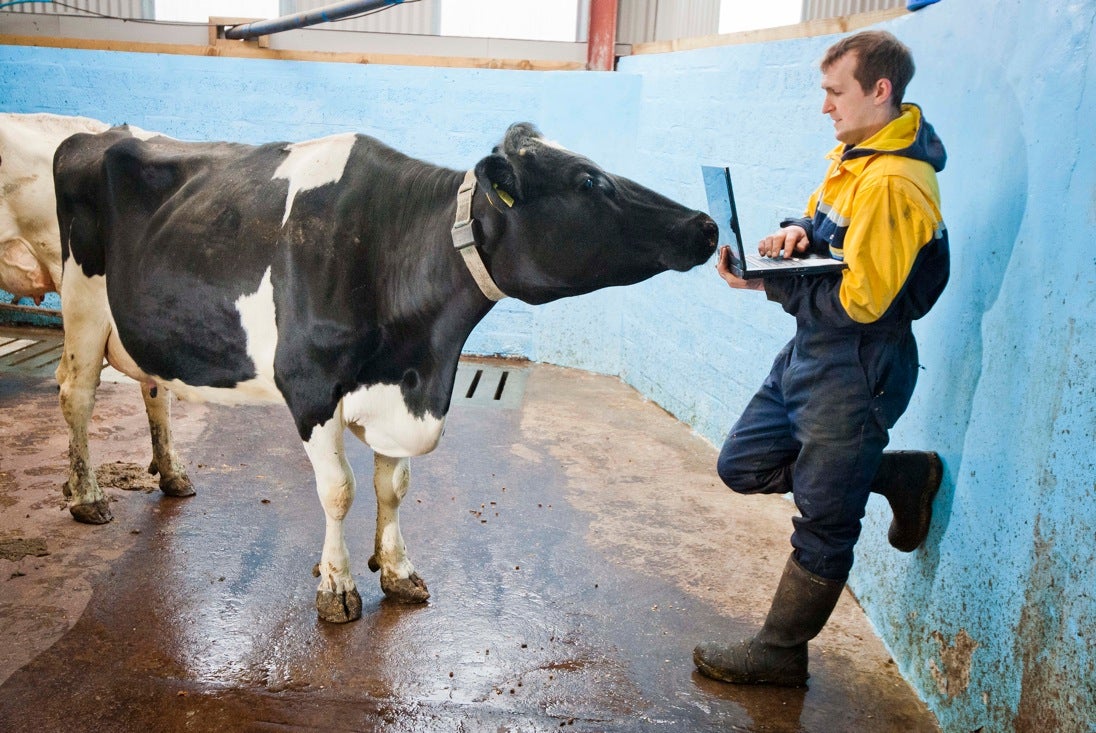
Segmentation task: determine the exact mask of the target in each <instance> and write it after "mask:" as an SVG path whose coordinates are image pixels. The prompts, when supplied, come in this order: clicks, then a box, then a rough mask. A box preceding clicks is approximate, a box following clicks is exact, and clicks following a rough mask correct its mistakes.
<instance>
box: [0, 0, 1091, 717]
mask: <svg viewBox="0 0 1096 733" xmlns="http://www.w3.org/2000/svg"><path fill="white" fill-rule="evenodd" d="M1094 24H1096V2H1093V1H1092V0H1086V1H1084V2H1072V3H1044V2H1040V1H1039V0H1002V1H1000V2H995V1H992V0H944V1H943V2H940V3H937V4H935V5H931V6H929V7H928V8H926V9H925V10H923V11H920V12H918V13H916V14H913V15H910V16H906V17H903V18H900V19H897V20H895V21H891V22H888V23H886V24H885V25H884V27H886V28H887V29H889V30H891V31H892V32H894V33H895V34H897V35H898V36H899V37H900V38H902V39H903V40H905V41H906V42H907V43H908V44H909V45H910V46H911V47H912V48H913V49H914V52H915V54H916V58H917V65H918V73H917V76H916V77H915V79H914V80H913V83H912V84H911V85H910V88H909V90H908V92H907V99H909V100H910V101H915V102H918V103H920V104H921V105H922V107H923V108H924V110H925V113H926V115H927V117H928V119H929V120H930V121H932V122H933V124H934V125H935V126H936V129H937V131H938V132H939V133H940V135H941V137H942V138H943V140H944V142H945V144H946V145H947V147H948V150H949V154H950V157H949V162H948V167H947V169H946V170H945V172H944V173H943V174H942V176H941V179H940V182H941V189H942V193H943V198H944V212H945V218H946V220H947V223H948V227H949V229H950V232H951V241H952V247H953V275H952V281H951V284H950V285H949V288H948V290H947V291H946V292H945V294H944V296H943V298H942V299H941V301H940V303H939V304H938V305H937V307H936V309H934V310H933V312H932V313H930V314H929V316H927V317H926V318H925V319H923V320H922V321H920V322H918V323H917V324H916V327H915V331H916V334H917V336H918V340H919V342H920V344H921V362H922V364H923V366H924V369H923V370H922V372H921V380H920V384H919V386H918V390H917V393H916V394H915V395H914V399H913V403H912V404H911V406H910V409H909V411H908V412H907V414H906V416H905V417H904V418H903V420H902V421H901V422H900V423H899V425H898V427H897V428H896V430H895V431H894V433H893V441H892V445H893V446H894V447H932V448H935V449H937V450H939V451H940V452H941V453H942V454H943V456H944V458H945V462H946V469H947V476H946V478H945V482H944V486H943V488H942V490H941V494H940V496H939V498H938V500H937V504H936V507H937V521H936V523H935V525H934V528H933V531H932V533H931V535H930V537H929V540H928V543H927V546H926V548H925V549H923V550H921V551H918V552H916V553H914V554H912V555H900V554H899V553H897V552H895V551H893V550H892V549H890V547H889V546H888V545H887V543H886V527H887V524H888V522H889V521H890V517H889V511H888V510H887V508H886V506H885V502H883V501H882V500H879V501H874V500H873V502H872V503H871V504H870V505H869V511H868V516H867V518H866V520H865V530H864V536H863V539H862V540H861V542H860V545H859V550H858V559H857V565H856V567H855V568H854V574H853V578H852V585H853V587H854V589H855V591H856V593H857V595H858V597H859V598H860V600H861V602H862V604H863V605H864V607H865V609H866V610H867V612H868V614H869V617H870V618H871V619H872V621H873V623H874V624H875V626H876V628H877V630H878V631H879V633H880V635H881V636H882V638H883V639H884V641H885V642H886V643H887V645H888V646H889V648H890V649H891V651H892V652H893V654H894V656H895V659H896V661H897V662H898V664H899V667H900V669H901V670H902V672H903V674H904V675H905V676H906V677H907V679H909V680H910V682H911V684H913V685H914V687H915V688H916V689H917V690H918V692H919V693H920V694H921V695H922V696H923V697H924V698H925V699H926V700H927V701H928V703H929V705H930V707H931V708H932V709H933V710H934V711H935V712H936V714H937V715H938V717H939V719H940V721H941V724H942V725H943V727H944V728H945V730H948V731H972V730H976V729H978V728H979V727H983V728H984V730H986V731H1006V730H1025V731H1027V730H1031V731H1036V730H1037V731H1045V730H1055V731H1080V732H1082V733H1093V732H1094V731H1096V519H1094V517H1096V466H1094V462H1096V460H1094V458H1093V456H1094V455H1096V444H1094V436H1096V379H1094V376H1093V375H1094V373H1096V353H1094V350H1096V347H1094V343H1096V316H1094V315H1093V314H1094V312H1096V302H1094V301H1096V287H1094V279H1096V267H1094V265H1096V256H1094V252H1096V249H1094V248H1093V245H1092V239H1093V232H1094V231H1096V226H1094V225H1096V152H1094V150H1096V149H1094V146H1093V134H1092V131H1093V129H1094V127H1093V122H1092V121H1093V120H1094V119H1096V82H1094V71H1093V70H1094V69H1096V45H1094V44H1093V41H1092V36H1093V29H1094ZM834 40H835V37H832V36H830V37H820V38H812V39H799V40H789V41H781V42H774V43H765V44H750V45H742V46H724V47H719V48H711V49H702V50H696V51H689V52H679V53H674V54H662V55H652V56H640V57H630V58H625V59H622V61H621V64H620V70H619V71H618V72H616V73H612V74H595V73H577V72H556V73H536V72H509V71H491V70H470V69H423V68H402V67H382V66H355V65H342V64H303V63H300V64H298V63H290V62H266V61H245V60H233V59H207V58H191V57H179V56H148V55H141V56H135V55H130V54H121V53H100V52H82V51H66V50H50V49H33V48H15V47H2V46H0V111H16V112H35V111H47V112H55V113H62V114H83V115H88V116H92V117H98V118H100V119H105V120H109V121H112V122H123V121H125V122H131V123H133V124H137V125H140V126H142V127H147V128H150V129H156V130H162V131H164V132H167V133H168V134H172V135H175V136H177V137H184V138H194V139H235V140H240V141H249V142H259V141H266V140H272V139H287V140H288V139H293V140H295V139H304V138H308V137H315V136H318V135H323V134H327V133H331V132H338V131H344V130H356V131H361V132H366V133H370V134H374V135H376V136H378V137H380V138H382V139H384V140H385V141H387V142H389V143H390V144H392V145H394V146H395V147H398V148H400V149H402V150H404V151H406V152H408V153H411V154H412V155H416V156H418V157H422V158H425V159H427V160H431V161H433V162H436V163H439V164H442V165H447V166H451V167H454V168H461V167H466V166H471V165H472V164H473V163H474V162H475V161H476V160H477V159H478V158H479V157H481V156H482V155H484V154H486V153H487V152H488V151H489V150H490V148H491V146H492V145H494V144H495V142H497V140H498V139H499V137H500V136H501V134H502V131H503V129H504V128H505V127H506V125H507V124H509V123H510V122H513V121H515V120H519V119H527V120H532V121H534V122H536V123H537V124H538V125H539V126H540V127H541V129H542V130H543V131H544V132H545V133H546V134H547V135H548V136H549V137H553V138H555V139H557V140H559V141H560V142H562V143H564V144H566V145H568V146H569V147H572V148H574V149H576V150H579V151H581V152H584V153H587V154H589V155H591V157H593V158H594V159H596V160H598V161H599V162H601V163H603V164H604V165H606V167H608V168H610V169H612V170H614V171H617V172H620V173H624V174H627V175H630V176H631V177H633V178H636V179H637V180H640V181H642V182H644V183H646V184H648V185H651V186H652V187H654V188H656V189H657V190H659V191H661V192H663V193H666V194H667V195H670V196H672V197H674V198H677V199H679V200H681V201H683V202H685V203H687V204H690V205H693V206H696V207H698V208H699V207H703V206H704V194H703V189H702V187H701V183H700V178H699V171H698V168H697V166H698V164H699V163H702V162H720V163H724V162H725V163H728V164H730V165H731V166H732V168H733V170H734V174H735V182H736V192H737V193H738V195H739V203H740V207H741V211H740V213H741V217H742V220H743V226H744V233H745V234H746V236H747V238H749V239H755V238H758V237H760V236H762V235H763V234H765V233H767V232H768V231H769V229H770V228H771V227H772V226H773V224H774V223H775V222H776V221H778V220H779V219H780V218H781V217H783V216H786V215H789V214H797V213H799V212H800V211H801V209H802V207H803V205H804V203H805V201H806V196H807V194H808V193H809V191H810V190H811V189H812V188H813V187H814V186H815V185H816V184H817V183H818V181H819V179H820V176H821V174H822V172H823V170H824V168H825V161H824V159H823V157H822V155H823V153H824V152H825V151H827V150H828V149H829V148H830V147H831V146H832V145H833V142H834V141H833V139H832V132H831V128H830V125H829V122H828V120H827V119H826V118H825V117H823V116H822V115H821V114H820V108H821V92H820V90H819V88H818V81H819V75H818V70H817V60H818V59H819V58H820V57H821V55H822V53H823V51H824V50H825V48H826V47H827V46H828V45H829V44H830V43H832V42H833V41H834ZM790 320H791V319H790V318H788V317H787V316H785V315H784V314H783V312H782V311H781V310H780V308H779V307H778V306H776V305H774V304H771V303H768V302H767V301H766V300H765V298H764V296H761V295H759V294H757V293H749V292H738V291H730V290H729V289H728V288H726V286H724V285H723V284H722V282H721V281H720V280H718V278H717V277H716V275H715V273H714V271H713V270H712V269H711V266H710V265H706V266H704V267H701V268H698V269H696V270H694V271H692V272H690V273H686V274H678V273H670V274H666V275H660V276H658V277H657V278H654V279H652V280H651V281H648V282H647V283H644V284H641V285H638V286H634V287H632V288H626V289H613V290H609V291H603V292H601V293H596V294H592V295H589V296H583V297H581V298H575V299H571V300H568V301H563V302H560V303H555V304H550V305H548V306H542V307H539V308H530V307H527V306H525V305H523V304H521V303H516V302H513V301H503V303H502V304H500V305H499V306H498V307H496V309H495V310H494V311H493V312H492V313H491V315H490V316H488V318H487V319H486V320H485V321H484V322H483V323H482V324H481V325H480V327H479V328H477V329H476V331H475V332H474V333H473V334H472V338H471V339H470V341H469V344H468V350H469V351H471V352H474V353H503V354H515V355H524V356H527V357H529V358H532V359H535V360H538V361H547V362H553V363H559V364H564V365H569V366H576V367H580V368H584V369H591V370H594V371H599V372H604V373H609V374H619V375H621V377H622V378H624V379H625V380H626V381H628V382H629V383H630V384H632V385H634V386H635V387H636V388H637V389H639V390H640V391H641V392H642V393H643V394H645V395H647V396H648V397H650V398H651V399H652V400H654V401H656V402H657V403H659V404H660V405H662V406H663V407H665V408H666V409H668V410H669V411H670V412H672V413H673V414H675V415H676V416H678V417H679V418H681V419H682V420H683V421H685V422H686V423H688V424H690V425H692V426H693V427H694V428H695V429H696V430H697V432H698V433H700V434H701V435H703V436H705V437H706V438H708V439H709V440H711V441H712V442H713V443H716V444H719V443H720V442H721V440H722V436H723V433H724V431H725V430H726V429H727V428H728V427H729V426H730V424H731V422H733V420H734V419H735V417H736V416H737V414H738V412H739V411H740V410H741V409H742V407H743V406H744V405H745V403H746V401H747V400H748V399H749V397H750V396H751V395H752V393H753V391H754V390H755V389H756V387H757V386H758V384H759V383H760V380H761V379H762V377H763V376H764V375H765V373H766V372H767V371H768V367H769V362H770V361H771V359H772V356H773V355H774V354H775V352H776V351H777V349H778V348H779V347H780V345H781V344H782V343H783V342H784V341H785V340H787V338H789V337H790V335H791V333H792V329H793V324H792V323H791V322H790Z"/></svg>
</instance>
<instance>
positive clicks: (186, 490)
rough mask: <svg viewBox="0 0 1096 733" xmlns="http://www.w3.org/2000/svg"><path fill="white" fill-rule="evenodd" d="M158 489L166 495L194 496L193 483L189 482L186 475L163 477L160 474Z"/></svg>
mask: <svg viewBox="0 0 1096 733" xmlns="http://www.w3.org/2000/svg"><path fill="white" fill-rule="evenodd" d="M160 491H162V492H164V493H165V494H166V495H167V496H177V497H184V496H194V484H192V483H190V479H189V478H188V477H186V476H172V477H171V478H164V477H163V476H162V475H161V476H160Z"/></svg>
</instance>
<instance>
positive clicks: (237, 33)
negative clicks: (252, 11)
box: [225, 0, 403, 40]
mask: <svg viewBox="0 0 1096 733" xmlns="http://www.w3.org/2000/svg"><path fill="white" fill-rule="evenodd" d="M402 2H403V0H347V2H341V3H332V4H331V5H324V6H323V7H322V8H315V9H314V10H306V11H304V12H302V13H294V14H293V15H283V16H282V17H280V18H271V19H270V20H257V21H255V22H254V23H241V24H240V25H234V26H232V27H231V28H227V29H226V30H225V38H228V39H231V40H243V39H247V38H255V37H257V36H269V35H270V34H271V33H280V32H282V31H289V30H293V29H295V28H304V27H305V26H309V25H316V24H317V23H330V22H331V21H335V20H342V19H343V18H347V17H349V16H351V15H357V14H359V13H364V12H367V11H369V10H375V9H377V8H380V7H383V6H385V5H399V4H400V3H402Z"/></svg>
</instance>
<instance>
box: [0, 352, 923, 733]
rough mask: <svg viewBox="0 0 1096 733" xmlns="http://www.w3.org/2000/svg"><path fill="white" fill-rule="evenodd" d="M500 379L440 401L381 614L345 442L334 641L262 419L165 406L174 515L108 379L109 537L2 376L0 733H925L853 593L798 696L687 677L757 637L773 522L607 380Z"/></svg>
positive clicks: (56, 444)
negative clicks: (406, 596) (444, 406)
mask: <svg viewBox="0 0 1096 733" xmlns="http://www.w3.org/2000/svg"><path fill="white" fill-rule="evenodd" d="M492 363H493V364H496V365H497V364H500V362H492ZM501 364H502V365H503V367H505V368H506V369H515V370H517V371H518V372H519V373H520V376H522V377H524V378H526V379H527V381H526V383H525V394H524V399H523V400H522V401H521V402H520V404H519V405H518V406H517V407H516V408H513V409H505V408H500V407H490V406H479V405H475V404H460V403H458V404H456V405H455V406H454V409H453V411H452V412H451V413H450V417H449V421H448V424H447V428H446V434H445V436H444V437H443V438H442V442H441V445H440V446H439V448H438V449H437V450H436V451H434V452H433V453H431V454H430V455H427V456H424V457H422V458H419V459H414V460H413V461H412V477H411V490H410V492H409V494H408V496H407V498H406V499H405V501H404V504H403V507H402V511H401V519H402V527H403V533H404V537H405V539H406V541H407V545H408V550H409V554H410V557H411V560H412V562H414V564H415V566H416V568H417V569H418V571H419V573H420V575H422V577H423V578H424V580H426V582H427V584H428V585H429V587H430V590H431V593H432V597H431V599H430V601H429V602H428V603H427V604H425V605H421V606H403V605H396V604H392V603H389V602H387V601H385V600H384V596H383V594H382V593H381V590H380V586H379V582H378V579H377V577H376V576H375V575H373V574H371V573H370V572H369V570H368V568H367V567H366V560H367V559H368V558H369V556H370V554H371V552H372V543H373V523H374V517H375V511H376V505H375V500H374V498H373V494H372V486H371V476H372V458H371V454H370V452H369V450H368V448H366V447H365V446H363V445H361V444H360V443H358V442H357V441H356V440H353V439H349V437H348V441H347V446H348V449H349V454H350V455H349V458H350V461H351V464H352V465H353V466H354V468H355V470H356V474H357V476H358V496H357V500H356V502H355V505H354V507H353V509H352V511H351V513H350V516H349V518H348V544H349V546H350V553H351V561H352V563H353V566H354V571H355V576H356V578H357V582H358V587H359V590H360V592H361V595H362V600H363V605H364V609H363V616H362V619H361V620H359V621H357V622H354V623H351V624H346V625H332V624H327V623H324V622H321V621H318V620H317V618H316V614H315V609H314V607H313V597H314V593H315V584H316V580H315V579H314V578H313V577H312V575H311V572H310V571H311V568H312V566H313V564H315V563H316V562H317V561H318V560H319V555H320V549H321V545H322V541H323V531H324V529H323V528H324V522H323V513H322V510H321V508H320V505H319V501H318V499H317V498H316V496H315V491H314V488H313V478H312V471H311V468H310V465H309V463H308V461H307V459H306V457H305V455H304V451H303V449H302V448H301V446H300V443H299V441H298V439H297V437H296V434H295V432H294V430H293V428H292V425H291V422H290V420H289V416H288V412H287V411H286V410H285V408H284V407H279V408H252V407H247V408H226V407H220V406H213V405H203V404H192V403H182V402H175V403H174V405H173V411H174V417H175V434H176V440H177V447H178V448H179V451H180V453H181V454H182V456H183V457H184V459H185V460H186V461H187V463H188V466H189V470H190V476H191V478H192V479H193V480H194V483H195V486H196V488H197V490H198V495H197V496H195V497H192V498H188V499H171V498H168V497H164V496H162V495H161V494H160V492H159V491H158V490H157V489H156V484H155V482H154V480H152V479H151V478H149V477H146V476H145V475H144V474H143V473H142V471H141V470H139V469H140V468H141V467H142V466H144V465H147V461H148V458H149V448H148V438H147V424H146V422H145V419H144V413H143V407H142V405H141V401H140V397H139V394H138V391H137V388H136V386H135V385H132V384H119V383H104V384H103V386H102V387H101V388H100V390H99V402H98V404H97V406H96V412H95V418H94V421H93V425H92V429H91V432H92V451H93V457H94V459H95V460H96V461H98V462H101V463H102V464H103V465H102V467H101V469H100V475H101V477H102V483H103V484H104V485H110V486H112V488H108V489H107V493H108V494H109V495H110V497H111V499H112V501H113V504H112V507H111V509H112V511H113V513H114V521H113V522H111V523H110V524H108V525H104V526H99V527H92V526H87V525H81V524H77V523H76V522H75V521H73V520H72V519H71V518H70V516H69V514H68V512H67V511H66V510H65V509H64V503H63V500H62V499H61V490H60V486H61V484H62V482H63V480H64V477H65V471H66V463H67V461H66V445H67V435H66V431H65V428H64V422H63V420H62V418H61V416H60V411H59V408H58V406H57V396H56V386H55V385H54V384H53V382H52V381H51V380H49V379H48V378H42V377H24V376H19V375H12V374H0V683H2V684H0V730H3V731H8V732H10V733H15V732H17V731H36V732H42V731H272V730H279V731H280V730H313V729H323V730H338V731H394V732H400V731H408V732H411V731H546V730H560V729H564V730H574V731H658V730H674V731H819V732H827V733H829V732H833V731H902V732H903V733H907V732H910V731H936V730H938V727H937V724H936V721H935V718H934V717H933V715H932V714H931V713H930V712H929V711H928V710H927V709H926V707H925V706H924V704H923V703H921V702H920V701H919V700H918V698H917V696H916V695H915V694H914V693H913V692H912V691H911V689H910V688H909V686H908V685H907V684H906V683H905V682H904V681H903V680H902V678H901V677H900V676H899V675H898V673H897V671H896V668H895V666H894V664H893V662H892V661H891V660H890V658H889V657H888V655H887V653H886V651H885V650H884V649H883V647H882V645H881V643H880V642H879V641H878V639H877V638H876V637H875V636H874V634H873V632H872V630H871V627H870V625H869V623H868V621H867V620H866V619H865V617H864V615H863V613H862V611H861V610H860V608H859V606H858V605H857V604H856V601H855V599H854V598H853V597H852V595H851V594H849V593H848V592H846V594H845V596H844V597H843V598H842V600H841V602H840V603H839V605H838V609H837V611H836V612H835V615H834V617H833V619H831V621H830V624H829V625H828V626H827V628H826V629H825V630H824V631H823V633H822V635H821V636H820V637H819V638H818V639H817V640H816V641H815V642H813V643H812V645H811V675H812V676H811V680H810V687H809V689H807V690H784V689H775V688H751V687H735V686H730V685H724V684H720V683H716V682H712V681H710V680H707V679H706V678H704V677H701V676H700V675H699V674H698V673H697V672H696V671H695V669H694V667H693V665H692V661H691V652H692V648H693V646H694V645H695V644H696V643H697V642H698V641H700V640H702V639H705V638H710V637H718V636H719V635H721V634H725V633H731V632H734V631H736V630H740V629H745V628H747V627H749V626H751V625H754V624H759V623H760V622H761V620H762V619H763V617H764V614H765V612H766V610H767V609H768V603H769V599H770V597H771V594H772V592H773V589H774V588H775V585H776V581H777V579H778V577H779V574H780V570H781V568H782V567H783V564H784V561H785V559H786V557H787V552H788V549H789V546H788V536H789V534H790V530H791V525H790V517H791V516H792V514H793V512H794V508H793V507H792V505H791V503H790V502H788V501H786V500H784V499H782V498H780V497H771V496H770V497H740V496H736V495H734V494H733V493H732V492H730V491H727V490H725V489H724V488H722V486H721V485H720V484H719V482H718V479H717V478H716V477H715V475H714V462H715V456H716V450H715V449H714V448H713V447H712V446H711V445H710V444H709V443H707V442H706V441H705V440H703V439H701V438H699V437H697V436H696V435H694V434H693V433H692V432H691V431H690V430H689V429H688V428H687V427H686V426H684V425H683V424H681V423H680V422H678V421H676V420H674V419H673V418H672V417H671V416H669V415H668V414H666V413H665V412H664V411H662V410H661V409H660V408H658V407H657V406H655V405H653V404H651V403H649V402H646V401H645V400H644V399H643V398H642V397H641V396H639V395H638V394H637V393H636V392H635V391H634V390H632V389H631V388H629V387H627V386H626V385H624V384H622V383H621V382H620V381H619V380H616V379H613V378H609V377H603V376H597V375H592V374H589V373H585V372H581V371H575V370H569V369H562V368H557V367H551V366H545V365H529V364H525V363H517V364H514V363H510V362H501ZM728 419H730V416H728Z"/></svg>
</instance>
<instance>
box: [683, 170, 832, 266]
mask: <svg viewBox="0 0 1096 733" xmlns="http://www.w3.org/2000/svg"><path fill="white" fill-rule="evenodd" d="M700 169H701V171H702V172H703V174H704V188H705V190H706V191H707V193H708V213H709V214H710V215H711V217H712V218H713V219H715V223H716V225H718V226H719V245H720V246H722V245H727V246H729V247H730V249H731V258H730V267H731V271H732V272H734V274H735V275H738V276H739V277H740V278H742V279H743V280H755V279H757V278H759V277H784V276H786V275H814V274H821V273H824V272H839V271H841V270H844V269H845V268H846V267H847V265H846V264H845V263H844V262H842V261H841V260H836V259H834V258H832V257H824V256H822V255H816V254H811V255H802V256H799V257H787V258H785V257H762V256H761V255H759V254H756V253H754V254H749V255H747V254H746V251H745V249H744V248H743V246H742V230H741V229H740V228H739V225H738V208H737V207H736V206H735V203H734V189H733V188H732V187H731V171H730V169H729V168H726V167H719V166H714V165H702V166H700Z"/></svg>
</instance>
